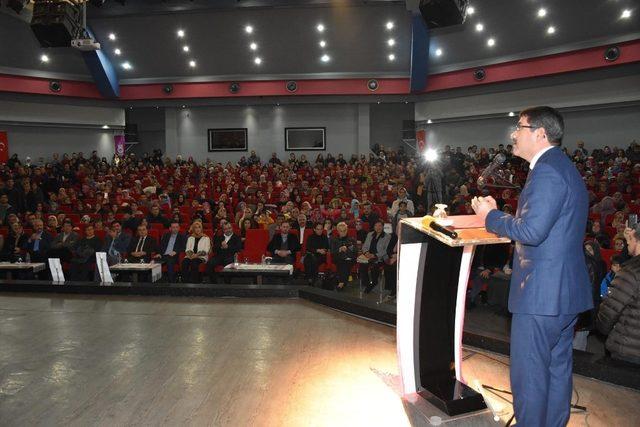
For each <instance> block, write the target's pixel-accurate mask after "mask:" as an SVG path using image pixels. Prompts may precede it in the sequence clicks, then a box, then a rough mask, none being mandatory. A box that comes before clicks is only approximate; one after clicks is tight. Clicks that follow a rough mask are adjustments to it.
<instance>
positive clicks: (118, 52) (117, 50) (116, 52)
mask: <svg viewBox="0 0 640 427" xmlns="http://www.w3.org/2000/svg"><path fill="white" fill-rule="evenodd" d="M113 53H115V54H116V55H118V56H120V54H122V51H121V50H120V49H118V48H115V49H114V50H113Z"/></svg>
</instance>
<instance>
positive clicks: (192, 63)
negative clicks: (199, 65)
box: [189, 59, 196, 68]
mask: <svg viewBox="0 0 640 427" xmlns="http://www.w3.org/2000/svg"><path fill="white" fill-rule="evenodd" d="M195 66H196V61H194V60H193V59H192V60H191V61H189V67H191V68H194V67H195Z"/></svg>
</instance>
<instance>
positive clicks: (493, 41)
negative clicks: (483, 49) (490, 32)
mask: <svg viewBox="0 0 640 427" xmlns="http://www.w3.org/2000/svg"><path fill="white" fill-rule="evenodd" d="M495 44H496V40H495V39H494V38H493V37H492V38H490V39H489V40H487V46H494V45H495Z"/></svg>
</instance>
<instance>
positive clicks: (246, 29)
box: [244, 25, 253, 34]
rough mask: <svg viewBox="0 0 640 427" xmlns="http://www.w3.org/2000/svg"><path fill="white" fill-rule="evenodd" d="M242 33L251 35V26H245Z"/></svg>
mask: <svg viewBox="0 0 640 427" xmlns="http://www.w3.org/2000/svg"><path fill="white" fill-rule="evenodd" d="M244 32H245V33H247V34H251V33H253V27H252V26H251V25H247V26H246V27H244Z"/></svg>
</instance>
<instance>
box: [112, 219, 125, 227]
mask: <svg viewBox="0 0 640 427" xmlns="http://www.w3.org/2000/svg"><path fill="white" fill-rule="evenodd" d="M115 224H118V225H119V226H120V227H122V222H120V221H119V220H117V219H116V220H115V221H111V226H112V227H113V226H114V225H115Z"/></svg>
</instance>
